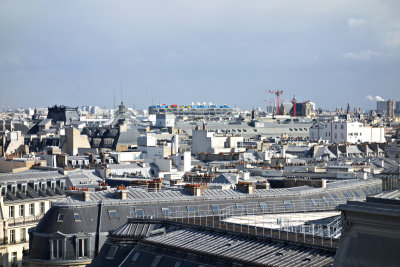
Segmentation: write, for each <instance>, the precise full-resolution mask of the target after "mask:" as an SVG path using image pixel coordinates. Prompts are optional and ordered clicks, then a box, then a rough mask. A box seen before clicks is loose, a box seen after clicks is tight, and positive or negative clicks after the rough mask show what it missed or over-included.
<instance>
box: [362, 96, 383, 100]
mask: <svg viewBox="0 0 400 267" xmlns="http://www.w3.org/2000/svg"><path fill="white" fill-rule="evenodd" d="M365 99H367V100H369V101H385V99H383V98H382V97H380V96H379V95H377V96H373V95H367V96H366V97H365Z"/></svg>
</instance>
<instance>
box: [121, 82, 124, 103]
mask: <svg viewBox="0 0 400 267" xmlns="http://www.w3.org/2000/svg"><path fill="white" fill-rule="evenodd" d="M123 100H124V96H123V94H122V79H121V103H122V101H123Z"/></svg>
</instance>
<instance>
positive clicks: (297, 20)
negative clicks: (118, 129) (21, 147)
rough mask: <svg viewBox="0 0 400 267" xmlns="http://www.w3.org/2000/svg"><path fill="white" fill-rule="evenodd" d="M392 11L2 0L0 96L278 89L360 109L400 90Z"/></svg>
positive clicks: (260, 100) (241, 102) (202, 97)
mask: <svg viewBox="0 0 400 267" xmlns="http://www.w3.org/2000/svg"><path fill="white" fill-rule="evenodd" d="M399 14H400V1H397V0H335V1H332V0H329V1H328V0H290V1H289V0H202V1H198V0H193V1H184V0H152V1H136V0H126V1H124V0H113V1H110V0H108V1H103V0H93V1H92V0H69V1H65V0H62V1H61V0H35V1H30V0H26V1H19V0H1V1H0V97H1V99H4V106H5V107H11V108H18V107H47V106H51V105H54V104H59V105H60V104H63V105H69V106H82V105H97V106H100V107H108V108H111V107H113V105H114V98H115V99H116V102H117V103H118V102H120V101H121V99H122V100H123V101H124V103H125V104H126V105H127V106H128V107H132V106H133V105H134V104H135V105H136V107H137V108H143V109H145V108H147V107H148V106H149V105H151V104H152V103H153V104H188V103H191V102H207V103H209V102H212V103H214V104H230V105H233V106H237V107H240V108H252V107H262V108H265V106H266V105H268V102H267V101H265V100H272V99H274V95H272V94H268V93H267V92H266V90H278V89H279V90H283V91H284V93H283V95H282V96H281V99H283V100H284V101H285V100H286V101H288V100H289V99H292V98H293V95H294V94H296V98H297V99H298V100H299V101H306V100H311V101H313V102H315V103H316V105H317V107H321V108H323V109H334V108H336V107H343V108H345V107H346V106H347V103H348V102H350V105H351V107H361V108H363V109H365V110H366V109H370V108H374V107H375V106H376V103H375V102H376V100H380V99H385V100H386V99H394V100H400V16H399ZM121 88H122V90H121ZM1 99H0V100H1ZM0 104H2V102H0Z"/></svg>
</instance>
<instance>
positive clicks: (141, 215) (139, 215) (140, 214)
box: [136, 209, 144, 217]
mask: <svg viewBox="0 0 400 267" xmlns="http://www.w3.org/2000/svg"><path fill="white" fill-rule="evenodd" d="M136 217H144V211H143V209H136Z"/></svg>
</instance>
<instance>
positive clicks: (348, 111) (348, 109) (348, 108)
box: [347, 103, 350, 114]
mask: <svg viewBox="0 0 400 267" xmlns="http://www.w3.org/2000/svg"><path fill="white" fill-rule="evenodd" d="M347 114H350V103H347Z"/></svg>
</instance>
